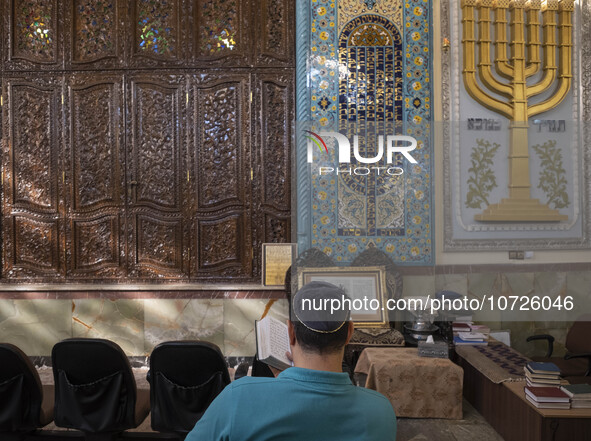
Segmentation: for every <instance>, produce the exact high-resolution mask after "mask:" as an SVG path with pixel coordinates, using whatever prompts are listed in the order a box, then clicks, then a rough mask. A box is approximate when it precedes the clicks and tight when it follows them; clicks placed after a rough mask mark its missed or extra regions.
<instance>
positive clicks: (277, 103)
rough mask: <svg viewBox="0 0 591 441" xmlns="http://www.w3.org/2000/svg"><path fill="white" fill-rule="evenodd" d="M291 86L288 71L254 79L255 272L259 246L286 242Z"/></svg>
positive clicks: (287, 233) (292, 107)
mask: <svg viewBox="0 0 591 441" xmlns="http://www.w3.org/2000/svg"><path fill="white" fill-rule="evenodd" d="M293 85H294V81H293V72H292V71H291V70H290V69H283V70H277V71H266V72H265V73H259V74H257V75H255V76H254V89H255V93H254V106H255V111H254V115H255V117H254V118H253V125H254V126H255V129H254V134H255V138H254V142H253V145H254V146H256V150H254V149H253V150H254V153H253V165H254V173H253V175H254V197H253V203H254V204H255V205H254V206H255V208H254V210H253V216H254V225H255V229H256V233H255V237H256V238H257V240H256V245H255V249H256V250H257V253H256V255H255V262H256V265H257V269H258V272H260V268H261V266H260V265H261V262H260V259H261V255H260V254H261V253H260V250H261V248H262V246H261V245H262V243H265V242H269V243H282V242H290V234H291V216H290V205H291V148H290V146H291V142H292V130H293V127H292V125H293V119H294V113H293V112H294V110H293V109H294V105H293V100H294V95H293V94H294V92H293V88H294V86H293Z"/></svg>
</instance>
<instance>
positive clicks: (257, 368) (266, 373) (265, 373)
mask: <svg viewBox="0 0 591 441" xmlns="http://www.w3.org/2000/svg"><path fill="white" fill-rule="evenodd" d="M251 375H252V376H253V377H274V376H275V375H273V371H271V368H270V367H269V365H268V364H267V363H263V362H262V361H261V360H259V357H258V354H255V356H254V359H253V360H252V371H251Z"/></svg>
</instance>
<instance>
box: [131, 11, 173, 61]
mask: <svg viewBox="0 0 591 441" xmlns="http://www.w3.org/2000/svg"><path fill="white" fill-rule="evenodd" d="M137 5H138V6H137V7H138V15H137V17H138V28H137V32H138V40H139V47H140V49H141V50H144V51H150V52H154V53H156V54H160V55H164V54H170V53H172V52H174V35H173V28H172V26H173V24H174V23H173V20H174V12H173V8H174V4H173V3H172V2H169V1H166V0H161V1H156V0H139V1H138V4H137Z"/></svg>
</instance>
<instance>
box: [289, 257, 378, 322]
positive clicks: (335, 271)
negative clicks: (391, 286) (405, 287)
mask: <svg viewBox="0 0 591 441" xmlns="http://www.w3.org/2000/svg"><path fill="white" fill-rule="evenodd" d="M312 281H322V282H329V283H332V284H333V285H337V286H340V287H341V288H342V289H343V290H344V291H345V293H347V295H348V296H349V297H350V298H351V301H352V302H353V304H355V303H357V304H358V305H359V304H360V303H359V302H361V304H363V303H365V305H367V306H368V308H367V309H363V310H353V309H352V310H351V319H352V320H353V323H354V325H355V327H356V328H387V327H389V318H388V309H387V305H386V302H385V293H386V292H387V288H386V269H385V267H383V266H360V267H346V268H345V267H328V268H298V289H299V288H301V287H302V286H304V285H305V284H306V283H309V282H312ZM364 297H365V298H366V299H367V301H366V302H364ZM375 300H377V306H378V307H377V308H373V306H376V302H375Z"/></svg>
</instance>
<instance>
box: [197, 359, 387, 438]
mask: <svg viewBox="0 0 591 441" xmlns="http://www.w3.org/2000/svg"><path fill="white" fill-rule="evenodd" d="M395 439H396V416H395V414H394V410H393V409H392V405H391V404H390V402H389V401H388V399H387V398H386V397H384V396H383V395H382V394H380V393H378V392H375V391H373V390H369V389H365V388H362V387H357V386H354V385H353V384H352V383H351V380H350V379H349V376H348V375H347V374H346V373H336V372H326V371H315V370H311V369H303V368H297V367H291V368H288V369H286V370H285V371H283V372H281V374H279V375H278V376H277V378H261V377H243V378H241V379H239V380H237V381H235V382H233V383H231V384H230V385H228V386H227V387H226V388H225V389H224V390H223V391H222V393H221V394H220V395H218V397H217V398H216V399H215V400H214V401H213V402H212V403H211V405H210V406H209V408H208V409H207V411H206V412H205V415H203V417H202V418H201V420H199V422H197V424H196V425H195V427H194V428H193V430H192V431H191V432H190V433H189V435H188V436H187V438H186V441H203V440H211V441H214V440H220V441H221V440H223V441H237V440H240V441H265V440H276V441H279V440H281V441H292V440H306V441H316V440H318V441H328V440H339V441H348V440H351V441H353V440H355V441H374V440H375V441H388V440H391V441H394V440H395Z"/></svg>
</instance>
